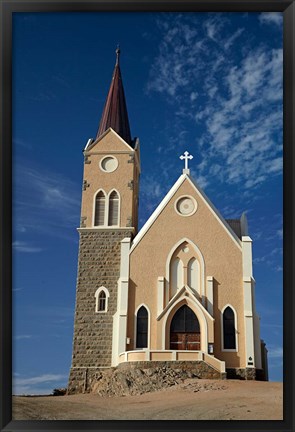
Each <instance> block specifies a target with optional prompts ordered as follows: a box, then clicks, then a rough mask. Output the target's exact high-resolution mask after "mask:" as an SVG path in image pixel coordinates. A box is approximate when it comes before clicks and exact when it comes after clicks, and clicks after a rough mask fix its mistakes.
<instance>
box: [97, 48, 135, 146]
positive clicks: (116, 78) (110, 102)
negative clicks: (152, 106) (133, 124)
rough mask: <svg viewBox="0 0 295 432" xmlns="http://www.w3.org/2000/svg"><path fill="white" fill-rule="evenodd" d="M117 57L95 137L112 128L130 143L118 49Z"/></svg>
mask: <svg viewBox="0 0 295 432" xmlns="http://www.w3.org/2000/svg"><path fill="white" fill-rule="evenodd" d="M116 54H117V59H116V64H115V69H114V72H113V78H112V82H111V85H110V88H109V92H108V96H107V99H106V102H105V106H104V109H103V113H102V116H101V120H100V124H99V128H98V132H97V136H96V139H97V138H99V137H100V136H101V135H102V134H103V133H104V132H105V131H106V130H108V129H109V128H112V129H113V130H114V131H115V132H117V134H118V135H120V137H121V138H123V140H124V141H126V142H127V143H128V144H131V141H132V140H131V133H130V126H129V119H128V112H127V105H126V99H125V93H124V88H123V82H122V76H121V70H120V64H119V56H120V49H119V48H117V50H116Z"/></svg>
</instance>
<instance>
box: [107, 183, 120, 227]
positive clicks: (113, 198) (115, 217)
mask: <svg viewBox="0 0 295 432" xmlns="http://www.w3.org/2000/svg"><path fill="white" fill-rule="evenodd" d="M118 222H119V195H118V194H117V192H116V191H113V192H112V193H111V195H110V197H109V220H108V225H109V226H116V225H118Z"/></svg>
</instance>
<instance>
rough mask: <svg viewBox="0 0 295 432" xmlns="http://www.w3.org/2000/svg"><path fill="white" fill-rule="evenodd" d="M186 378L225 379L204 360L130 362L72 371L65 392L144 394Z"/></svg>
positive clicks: (110, 394) (109, 394)
mask: <svg viewBox="0 0 295 432" xmlns="http://www.w3.org/2000/svg"><path fill="white" fill-rule="evenodd" d="M186 378H196V379H202V378H203V379H204V378H207V379H225V378H226V374H225V373H220V372H218V371H216V370H215V369H214V368H212V367H211V366H210V365H208V364H207V363H205V362H203V361H194V362H187V361H186V362H183V361H175V362H173V361H172V362H162V361H154V362H153V361H151V362H130V363H122V364H120V365H119V366H118V367H117V368H109V369H101V370H99V369H96V368H89V369H87V368H85V369H76V370H75V371H73V375H72V380H71V386H69V388H68V394H73V393H89V392H95V393H98V394H100V395H101V396H124V395H135V394H142V393H147V392H151V391H155V390H160V389H163V388H167V387H171V386H173V385H175V384H179V383H181V382H182V381H183V380H185V379H186Z"/></svg>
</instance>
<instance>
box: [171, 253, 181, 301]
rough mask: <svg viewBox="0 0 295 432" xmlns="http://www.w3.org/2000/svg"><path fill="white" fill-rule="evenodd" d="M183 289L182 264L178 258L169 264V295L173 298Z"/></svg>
mask: <svg viewBox="0 0 295 432" xmlns="http://www.w3.org/2000/svg"><path fill="white" fill-rule="evenodd" d="M182 287H183V262H182V261H181V259H179V258H178V257H176V258H174V259H173V261H172V264H171V291H170V293H171V295H170V298H171V297H173V296H174V295H175V294H176V293H177V291H178V290H179V289H181V288H182Z"/></svg>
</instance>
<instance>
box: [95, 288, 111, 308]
mask: <svg viewBox="0 0 295 432" xmlns="http://www.w3.org/2000/svg"><path fill="white" fill-rule="evenodd" d="M109 296H110V294H109V292H108V290H107V289H106V288H105V287H103V286H101V287H100V288H98V289H97V290H96V293H95V312H98V313H105V312H107V311H108V299H109Z"/></svg>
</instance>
